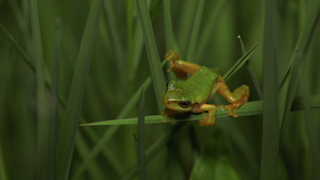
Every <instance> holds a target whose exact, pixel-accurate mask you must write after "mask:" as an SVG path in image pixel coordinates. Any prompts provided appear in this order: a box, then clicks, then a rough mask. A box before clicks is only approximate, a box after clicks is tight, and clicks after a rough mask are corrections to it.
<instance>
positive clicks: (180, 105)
mask: <svg viewBox="0 0 320 180" xmlns="http://www.w3.org/2000/svg"><path fill="white" fill-rule="evenodd" d="M165 58H166V59H167V60H168V61H170V65H171V69H169V70H168V72H170V71H172V72H174V73H175V75H176V76H177V78H179V79H186V78H187V73H188V74H191V77H190V78H189V79H187V80H185V81H183V82H177V81H174V80H172V81H170V82H169V83H168V84H167V88H166V92H164V93H163V96H162V102H163V104H164V105H165V107H166V109H165V110H164V111H162V112H161V114H162V115H163V116H164V117H163V123H166V122H167V117H168V116H170V117H172V116H173V115H174V114H178V113H180V112H186V111H191V112H193V113H201V112H202V114H203V119H202V120H199V125H200V126H211V125H213V124H214V123H215V120H216V112H217V107H220V108H225V109H227V110H228V111H229V116H233V117H238V115H237V110H238V108H239V107H240V106H241V105H243V104H244V103H246V102H247V101H248V98H249V94H250V92H249V87H248V86H247V85H242V86H241V87H238V88H237V89H235V90H234V91H233V92H230V90H229V88H228V86H227V85H226V83H225V82H224V80H223V78H222V77H221V75H220V74H219V69H218V68H215V69H211V68H207V67H205V66H200V65H198V64H195V63H190V62H186V61H183V60H179V54H178V53H177V52H176V51H173V50H170V51H169V52H167V53H166V55H165ZM172 59H173V60H172ZM217 92H218V93H219V94H221V95H222V96H223V97H224V98H226V99H227V100H228V101H229V102H230V103H231V104H229V105H213V104H206V102H207V101H209V100H211V99H212V98H213V96H214V95H215V93H217ZM205 111H208V116H206V114H205V113H204V112H205Z"/></svg>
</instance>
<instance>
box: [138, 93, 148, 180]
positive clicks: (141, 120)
mask: <svg viewBox="0 0 320 180" xmlns="http://www.w3.org/2000/svg"><path fill="white" fill-rule="evenodd" d="M144 107H145V97H144V90H143V89H142V91H141V100H140V107H139V116H138V126H137V128H138V129H137V133H138V166H139V179H141V180H144V179H146V170H145V151H144V141H145V140H144V139H145V138H144V136H145V134H144V133H145V130H144V128H145V122H144V121H145V116H144Z"/></svg>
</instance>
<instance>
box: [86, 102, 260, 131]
mask: <svg viewBox="0 0 320 180" xmlns="http://www.w3.org/2000/svg"><path fill="white" fill-rule="evenodd" d="M261 113H262V101H253V102H247V103H246V104H244V105H242V106H241V107H240V108H239V110H238V111H237V114H238V116H239V117H240V116H250V115H257V114H261ZM226 117H229V115H228V111H226V110H225V109H222V108H218V109H217V119H219V118H226ZM202 118H203V116H202V114H198V115H194V116H191V117H189V118H184V119H183V120H179V121H194V120H200V119H202ZM162 120H163V116H162V115H153V116H146V119H145V123H146V124H154V123H162ZM137 122H138V118H128V119H115V120H107V121H98V122H92V123H87V124H80V126H101V125H129V124H137ZM167 122H172V121H171V119H168V121H167Z"/></svg>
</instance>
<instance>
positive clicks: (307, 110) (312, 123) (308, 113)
mask: <svg viewBox="0 0 320 180" xmlns="http://www.w3.org/2000/svg"><path fill="white" fill-rule="evenodd" d="M304 77H306V76H304ZM308 87H309V86H308V84H307V81H301V86H300V89H301V91H302V94H303V97H302V104H303V107H304V117H305V125H306V132H307V135H308V140H309V146H310V153H311V157H312V163H313V164H312V165H313V172H314V175H315V177H314V179H320V172H319V169H320V154H319V151H320V146H319V140H320V139H319V136H318V132H317V123H316V122H318V121H317V119H318V118H319V117H317V116H314V115H315V114H316V112H315V111H312V110H311V107H310V104H309V103H308V99H310V95H309V93H308V92H310V90H309V88H308Z"/></svg>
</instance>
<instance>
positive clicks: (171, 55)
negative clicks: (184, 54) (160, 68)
mask: <svg viewBox="0 0 320 180" xmlns="http://www.w3.org/2000/svg"><path fill="white" fill-rule="evenodd" d="M179 57H180V56H179V53H178V52H177V51H174V50H170V51H168V52H167V53H166V55H165V56H164V58H165V59H167V60H169V61H170V65H171V69H168V72H170V71H172V72H174V74H175V75H176V76H177V78H179V79H186V78H187V73H188V74H191V75H193V74H194V73H195V72H197V71H198V70H199V69H200V68H201V66H199V65H198V64H195V63H190V62H186V61H183V60H179ZM172 59H173V60H172Z"/></svg>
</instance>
